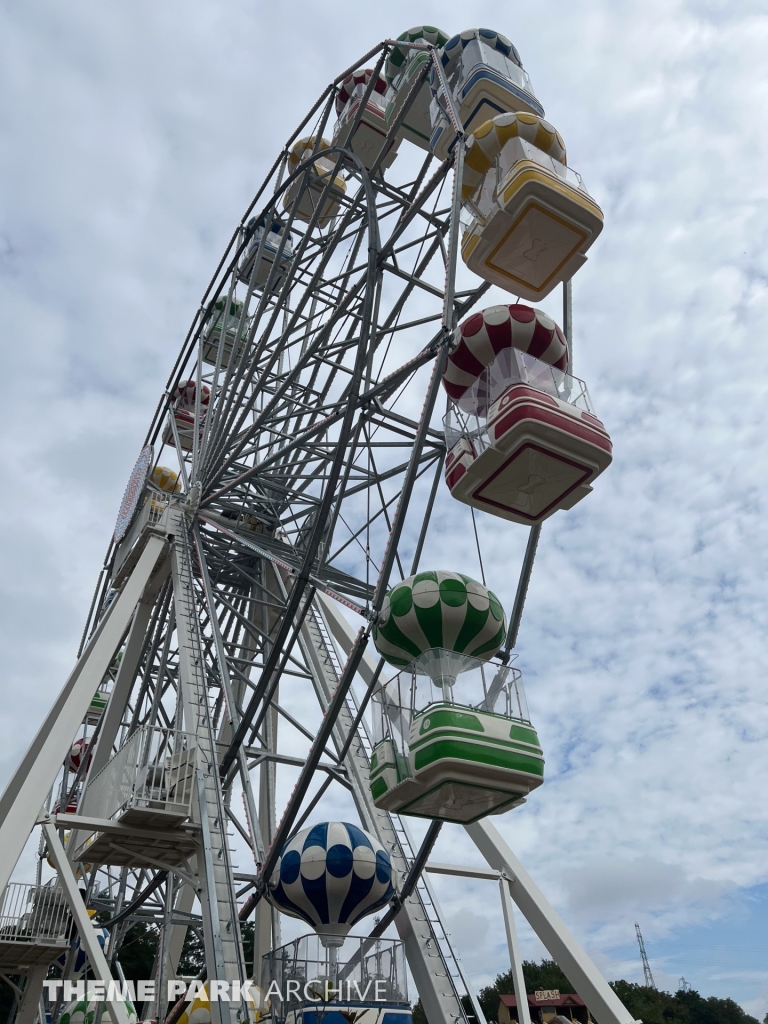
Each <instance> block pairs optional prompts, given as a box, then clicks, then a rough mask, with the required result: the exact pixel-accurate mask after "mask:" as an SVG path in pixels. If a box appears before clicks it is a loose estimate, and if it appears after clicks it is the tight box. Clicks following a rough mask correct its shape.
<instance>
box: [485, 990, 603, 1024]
mask: <svg viewBox="0 0 768 1024" xmlns="http://www.w3.org/2000/svg"><path fill="white" fill-rule="evenodd" d="M527 996H528V1008H529V1009H530V1010H531V1011H534V1012H532V1013H531V1020H532V1021H543V1022H546V1021H549V1020H551V1019H552V1018H553V1017H554V1016H555V1015H556V1014H557V1015H560V1016H563V1017H565V1018H566V1019H571V1020H574V1021H583V1022H587V1021H589V1020H590V1019H591V1018H590V1016H589V1011H588V1010H587V1008H586V1005H585V1004H584V1000H583V999H582V998H581V996H577V995H576V994H575V993H571V992H564V993H563V994H562V995H561V994H560V993H558V994H557V995H556V996H555V994H554V993H553V992H552V993H551V992H537V993H534V992H528V993H527ZM537 996H538V997H539V998H537ZM510 1011H512V1012H510ZM498 1018H499V1024H511V1022H514V1021H516V1020H517V999H516V998H515V996H504V995H500V996H499V1013H498Z"/></svg>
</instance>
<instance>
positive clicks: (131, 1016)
mask: <svg viewBox="0 0 768 1024" xmlns="http://www.w3.org/2000/svg"><path fill="white" fill-rule="evenodd" d="M124 1002H125V1010H126V1013H127V1014H128V1024H136V1022H137V1021H138V1014H137V1013H136V1008H135V1007H134V1005H133V1003H132V1002H131V1001H130V999H126V1000H124ZM97 1016H98V1017H99V1018H100V1020H101V1021H102V1024H112V1018H111V1017H110V1014H109V1003H104V1002H100V1001H99V1000H90V1001H86V1000H85V999H81V1000H80V1001H79V1002H74V1003H70V1004H69V1005H68V1006H66V1007H65V1008H64V1009H63V1010H62V1013H61V1016H60V1017H59V1024H94V1021H95V1020H96V1017H97Z"/></svg>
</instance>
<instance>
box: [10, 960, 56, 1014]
mask: <svg viewBox="0 0 768 1024" xmlns="http://www.w3.org/2000/svg"><path fill="white" fill-rule="evenodd" d="M48 967H49V965H48V964H36V965H35V966H34V967H30V968H29V970H28V971H27V980H26V981H25V982H24V991H23V992H22V994H21V1002H20V1003H19V1010H18V1013H17V1014H16V1020H15V1022H14V1024H35V1019H36V1017H37V1015H38V1013H39V1012H40V996H41V994H42V991H43V982H44V981H45V978H46V975H47V974H48ZM41 1024H45V1022H44V1021H43V1022H41Z"/></svg>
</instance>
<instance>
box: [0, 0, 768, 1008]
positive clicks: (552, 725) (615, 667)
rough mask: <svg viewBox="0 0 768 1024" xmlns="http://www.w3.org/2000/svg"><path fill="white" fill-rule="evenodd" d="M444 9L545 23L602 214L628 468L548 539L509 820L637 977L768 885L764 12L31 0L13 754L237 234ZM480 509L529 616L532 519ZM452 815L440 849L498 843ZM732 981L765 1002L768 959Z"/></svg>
mask: <svg viewBox="0 0 768 1024" xmlns="http://www.w3.org/2000/svg"><path fill="white" fill-rule="evenodd" d="M420 18H423V20H425V21H433V22H434V21H436V22H437V23H438V24H440V25H443V26H444V27H445V28H447V29H449V30H460V29H461V28H464V27H467V26H469V25H471V24H473V23H474V24H488V25H491V26H493V27H498V29H499V30H500V31H503V32H505V33H506V34H508V35H510V36H511V37H512V38H513V39H514V41H515V43H516V45H517V46H518V47H519V49H520V50H521V52H522V54H523V57H524V60H525V63H526V66H527V68H528V70H529V71H530V72H531V75H532V78H533V81H534V84H535V87H536V89H537V92H538V93H539V95H540V97H541V98H542V100H543V102H544V105H545V107H546V109H547V113H548V116H549V117H550V118H551V120H552V121H553V123H554V124H555V125H556V126H557V127H558V128H559V129H560V131H561V132H562V134H563V135H564V137H565V140H566V143H567V145H568V150H569V158H570V162H571V163H572V164H573V166H574V167H575V168H576V169H577V170H579V171H580V172H581V173H582V174H583V175H584V177H585V179H586V182H587V185H588V186H589V188H590V189H591V191H592V192H593V193H594V195H595V196H596V197H597V198H598V200H599V201H600V202H601V204H602V205H603V207H604V209H605V213H606V227H605V231H604V234H603V236H602V238H601V240H600V242H599V243H598V244H597V245H596V246H595V248H594V251H593V253H592V254H591V256H590V261H589V263H588V264H587V266H586V267H585V268H584V269H583V270H582V271H581V272H580V273H579V275H578V277H577V278H576V280H575V282H574V293H575V302H576V308H575V317H574V326H575V351H576V371H577V373H578V374H579V375H582V376H584V378H585V379H586V380H587V383H588V385H589V388H590V390H591V393H592V397H593V399H594V402H595V405H596V407H597V410H598V413H599V414H600V415H601V416H602V417H603V418H604V420H605V422H606V424H607V425H608V427H609V429H610V431H611V433H612V436H613V439H614V443H615V460H614V463H613V465H612V467H611V468H610V470H609V471H608V472H607V473H606V474H605V475H604V477H603V478H601V479H600V480H599V481H598V483H597V486H596V487H595V491H594V494H593V495H591V496H590V497H589V498H588V499H587V500H586V501H585V502H584V503H583V504H581V505H579V506H578V507H577V508H576V509H574V510H573V511H572V512H570V513H560V514H559V515H558V516H556V517H555V518H553V519H552V520H550V521H548V522H547V523H546V524H545V526H544V529H543V532H542V539H541V544H540V549H539V554H538V556H537V561H536V569H535V572H534V578H533V580H532V584H531V588H530V591H529V596H528V603H527V607H526V613H525V617H524V620H523V628H522V630H521V633H520V648H519V649H520V660H519V664H520V666H521V667H522V668H523V671H524V673H525V677H526V680H527V685H528V697H529V703H530V707H531V713H532V715H533V716H534V719H535V723H536V725H537V726H538V727H539V729H540V733H541V737H542V741H543V744H544V748H545V753H546V756H547V772H548V779H547V783H546V785H545V786H544V787H543V789H542V790H541V791H539V792H538V793H536V794H534V795H533V796H532V797H531V799H530V800H529V802H528V804H527V805H526V807H525V808H523V809H522V810H520V811H516V812H514V813H512V814H510V815H509V816H507V817H506V818H504V819H502V820H501V823H500V827H501V829H502V831H503V832H504V834H505V836H506V837H507V838H508V839H509V841H510V842H511V843H512V845H513V847H514V848H515V849H516V851H517V852H518V853H519V854H520V855H521V857H522V858H523V860H524V861H525V862H526V863H528V864H529V865H530V867H531V869H532V871H533V873H534V875H535V877H536V878H537V880H538V881H539V882H540V883H541V884H542V886H543V887H544V888H545V889H546V891H547V892H548V893H550V894H551V896H552V899H553V901H554V902H555V903H556V904H557V905H558V907H559V908H560V909H561V911H562V912H563V913H564V915H565V916H566V917H567V919H568V920H569V921H570V922H571V923H572V924H573V926H574V928H576V930H577V931H578V934H579V935H580V936H581V937H582V938H584V940H585V941H586V943H587V945H588V946H589V948H590V950H592V951H593V952H595V953H596V955H598V956H602V958H603V960H604V962H605V963H608V964H609V963H610V962H611V961H610V956H611V953H610V949H611V947H612V944H615V945H618V944H620V943H621V942H627V941H631V937H632V936H631V927H632V921H633V920H634V917H633V915H635V914H641V912H642V913H644V914H645V916H644V917H642V921H643V928H644V930H645V931H647V935H648V936H654V935H659V936H662V935H664V936H667V935H673V934H674V932H675V929H677V928H680V927H683V926H684V925H686V924H690V923H695V922H697V921H706V920H710V919H711V918H712V917H713V916H715V917H716V916H717V915H718V914H720V913H722V912H724V911H723V908H724V907H726V906H728V905H729V902H728V901H729V900H730V899H731V894H733V893H736V892H739V891H741V890H742V889H743V888H745V887H750V886H754V885H757V884H758V883H761V882H765V881H766V879H767V878H768V876H767V875H766V868H765V857H764V850H765V844H766V839H767V838H768V812H766V804H765V800H764V798H763V789H764V783H763V780H764V779H765V777H766V773H767V772H768V753H766V751H768V744H766V742H765V741H766V737H767V735H768V712H766V702H765V687H764V683H763V676H764V671H765V670H764V665H765V655H766V644H765V634H766V629H765V627H766V616H765V588H764V580H765V578H766V569H767V568H768V567H767V566H766V551H767V550H768V544H766V527H765V522H766V516H765V486H764V480H765V473H766V464H767V460H766V440H765V436H766V429H765V412H764V410H765V397H764V396H765V384H764V381H765V380H766V375H767V373H768V347H767V346H766V345H765V342H764V337H765V335H766V327H767V321H768V315H767V312H766V305H767V298H766V281H767V280H768V268H766V264H765V255H764V254H765V252H766V251H768V246H767V245H766V242H767V241H768V238H767V236H768V213H767V212H766V198H768V196H767V194H766V193H767V191H768V186H766V177H765V174H764V168H765V166H766V162H767V159H768V152H767V150H768V144H767V138H766V131H765V118H764V109H765V101H766V95H767V94H768V76H767V75H766V72H765V61H764V53H765V46H766V38H767V37H768V17H766V15H765V10H764V7H763V5H762V4H759V3H750V2H746V0H745V2H742V3H740V4H739V5H729V4H724V3H715V2H703V0H702V2H693V0H691V2H688V3H684V2H673V3H660V2H658V0H656V2H653V3H649V4H642V5H637V4H632V3H627V2H619V3H614V2H610V3H609V2H607V0H579V2H577V3H566V2H564V0H549V2H547V3H545V4H543V5H534V6H532V7H529V8H525V9H523V8H515V10H514V11H512V10H509V11H508V10H506V9H502V8H499V7H498V5H496V4H490V3H486V2H477V3H469V4H458V3H456V2H455V0H451V2H449V3H447V4H446V3H442V4H437V3H433V2H430V3H425V4H423V5H422V6H421V7H420V8H419V12H418V13H416V12H415V11H414V9H413V7H412V5H408V4H405V3H404V2H402V0H398V2H395V3H391V4H389V5H385V6H382V7H381V8H370V9H366V12H365V15H364V16H361V15H360V8H359V5H354V4H352V3H349V2H347V0H343V2H336V3H331V4H330V5H325V6H317V5H309V4H304V3H300V4H294V5H290V6H286V5H283V6H277V5H270V4H266V3H257V4H252V3H250V4H246V3H244V2H242V0H234V2H232V3H230V4H227V5H226V6H225V5H215V4H214V5H211V4H208V3H202V2H198V0H194V2H186V3H183V4H182V3H179V2H177V0H169V2H167V3H164V4H162V5H157V4H152V3H149V2H146V0H137V2H135V3H132V4H130V5H119V4H118V5H115V4H112V5H109V6H104V5H99V4H96V3H94V2H92V0H90V2H89V0H75V2H72V3H69V4H67V5H66V6H65V7H62V6H61V5H57V4H54V3H51V2H50V0H42V2H40V3H38V4H35V5H25V4H21V3H18V2H17V3H13V2H9V3H6V4H5V5H4V6H3V7H2V9H0V76H2V78H1V79H0V82H1V84H2V88H0V129H1V130H2V132H3V136H4V140H5V143H6V144H5V146H4V148H3V153H2V156H0V188H1V189H2V193H1V194H0V332H2V333H1V334H0V337H2V350H3V369H4V394H3V402H2V406H0V427H1V428H2V437H3V444H2V447H0V475H1V477H2V481H3V490H2V497H0V523H2V533H0V609H2V613H3V614H2V617H1V618H0V652H1V653H2V660H3V665H4V673H3V677H2V684H1V685H2V692H3V702H2V706H1V708H0V737H2V741H3V742H2V755H0V765H1V766H2V772H3V774H4V775H6V776H7V774H8V773H9V772H10V771H11V770H12V767H13V765H14V764H15V763H16V762H17V760H18V758H19V757H20V755H21V753H22V751H23V749H24V747H25V745H26V743H27V742H28V740H29V738H30V736H31V734H32V732H33V730H34V728H35V726H36V724H37V722H38V721H39V719H40V718H41V716H42V713H43V709H44V708H45V707H46V706H47V704H48V703H49V701H50V700H51V698H52V696H53V694H54V693H55V692H56V691H57V690H58V688H59V686H60V685H61V681H62V679H63V678H64V676H65V675H66V672H67V670H68V668H69V666H70V663H71V660H72V656H73V654H74V650H75V649H76V647H77V642H78V640H79V634H80V628H81V622H82V619H83V618H84V614H85V611H86V609H87V607H88V604H89V602H90V598H91V593H92V588H93V583H94V580H95V576H96V572H97V570H98V568H99V565H100V564H101V558H102V556H103V550H104V548H105V546H106V541H107V538H108V535H109V533H110V530H111V528H112V520H113V516H114V514H115V510H116V508H117V505H118V503H119V500H120V497H121V494H122V490H123V486H124V481H125V478H126V476H127V473H128V471H129V470H130V467H131V465H132V462H133V459H134V458H135V454H136V452H137V451H138V449H139V447H140V445H141V442H142V439H143V436H144V431H145V429H146V424H147V422H148V420H149V418H150V416H151V414H152V411H153V410H154V407H155V404H156V402H157V400H158V398H159V395H160V392H161V390H162V387H163V384H164V380H165V377H166V374H167V372H168V370H169V368H170V366H171V364H172V361H173V359H174V357H175V354H176V351H177V350H178V348H179V346H180V343H181V341H182V339H183V337H184V335H185V333H186V330H187V326H188V323H189V322H190V320H191V318H192V315H193V312H194V310H195V308H196V305H197V303H198V301H199V298H200V295H201V294H202V292H203V290H204V287H205V285H206V283H207V280H208V277H209V275H210V273H211V272H212V271H213V268H214V267H215V265H216V263H217V261H218V258H219V255H220V251H221V250H222V249H223V247H224V245H225V244H226V241H227V240H228V238H229V235H230V233H231V230H232V228H233V226H234V224H235V222H236V221H237V219H238V218H239V216H240V214H241V212H242V210H243V209H244V208H245V206H246V204H247V203H248V201H249V200H250V197H251V195H252V194H253V192H254V191H255V188H256V186H257V184H258V183H259V181H260V180H261V178H262V177H263V175H264V174H265V173H266V171H267V169H268V167H269V165H270V164H271V161H272V159H273V158H274V154H275V153H276V151H277V150H278V148H279V146H280V145H281V144H282V141H283V139H284V138H285V136H286V135H287V134H288V133H289V132H290V131H291V130H292V128H293V126H294V125H295V124H296V123H297V122H298V121H299V119H300V117H301V116H303V114H304V112H305V110H306V109H307V108H308V107H309V105H310V104H311V102H313V101H314V99H315V97H316V96H317V95H318V94H319V92H320V91H321V89H322V88H323V86H324V85H325V84H326V83H327V82H328V81H329V80H330V79H331V78H333V77H335V75H337V74H338V73H339V71H340V70H342V69H343V68H344V67H345V66H347V65H348V64H350V63H352V62H353V61H354V60H355V59H356V58H357V56H358V55H359V54H360V53H363V52H364V51H365V50H366V49H368V48H369V46H371V45H373V44H374V43H375V42H376V41H377V40H378V39H380V38H383V37H385V36H388V35H392V34H397V33H398V32H400V31H402V30H403V29H404V28H406V27H408V25H410V24H411V23H412V22H414V21H417V20H419V19H420ZM490 301H494V300H492V299H489V302H490ZM558 301H559V300H558V297H557V296H553V297H552V299H551V300H548V302H547V308H550V309H551V310H552V312H553V313H554V314H555V315H558ZM414 400H415V399H414ZM436 523H437V524H438V525H439V527H440V530H439V532H437V533H435V534H434V535H433V536H432V538H431V540H430V543H429V546H428V548H427V550H426V551H425V555H424V560H423V563H422V564H423V565H426V564H428V563H432V564H435V565H440V566H443V565H444V566H445V567H446V568H449V567H450V568H461V569H463V570H465V571H468V572H471V573H474V574H478V572H479V570H478V566H477V560H476V554H475V552H474V542H473V540H472V535H471V530H470V529H469V526H470V523H469V519H468V515H467V514H466V512H465V510H464V509H463V508H461V507H458V506H456V505H455V504H453V503H451V502H450V500H449V499H448V497H447V494H446V493H445V492H441V500H440V504H439V507H438V509H437V517H436ZM478 526H479V531H480V535H481V541H482V545H483V551H484V558H485V566H486V572H487V574H488V582H489V585H491V586H492V587H493V588H494V589H495V590H497V592H499V594H500V595H501V596H502V597H503V599H504V600H505V602H506V604H507V606H509V605H510V604H511V600H512V597H513V595H514V588H515V580H516V577H515V573H516V570H517V567H518V565H519V562H520V558H521V555H522V550H523V547H524V543H525V535H524V531H522V530H521V529H519V528H514V527H506V526H505V527H502V526H501V524H500V523H499V522H498V521H496V520H490V519H489V518H488V517H484V516H480V517H478ZM302 743H303V740H297V741H296V749H297V750H298V749H300V748H302ZM302 749H304V748H302ZM284 776H285V779H286V786H287V785H288V780H289V778H290V773H288V774H285V773H284ZM334 799H335V800H336V803H334V804H329V811H333V812H334V813H341V811H342V809H343V806H344V804H343V800H341V799H337V798H334ZM447 835H450V836H452V837H453V838H452V839H450V841H449V839H447V838H446V839H445V840H441V842H442V843H444V846H443V847H441V849H443V852H442V853H441V854H440V859H445V860H454V861H458V860H465V861H466V860H470V859H473V860H474V859H476V858H475V854H474V852H473V850H472V848H471V847H470V846H469V845H468V844H467V843H466V840H462V838H461V834H460V833H459V834H458V836H457V834H456V832H455V830H447ZM487 891H488V890H487V889H483V888H482V886H481V888H479V889H478V888H477V887H476V886H470V887H465V889H464V890H463V891H459V889H458V887H457V886H456V885H455V884H453V883H451V882H446V883H442V882H441V883H440V892H441V899H442V900H443V901H444V903H445V905H446V908H447V911H448V913H449V915H450V916H451V919H452V921H459V920H461V919H462V915H464V916H465V918H466V921H467V926H466V928H462V927H458V926H456V925H454V928H453V930H454V934H455V937H456V940H457V943H458V944H459V945H460V948H461V947H462V943H463V942H464V941H465V938H466V937H469V936H470V933H471V937H470V939H469V942H468V946H467V948H468V950H469V947H470V946H471V947H472V948H471V956H472V962H471V969H472V970H473V971H475V970H476V971H477V972H478V973H477V977H478V979H479V980H480V979H484V980H489V978H490V977H492V976H493V974H494V973H495V971H496V970H501V969H503V968H504V946H503V933H502V932H501V931H500V930H499V929H500V922H501V918H500V913H499V912H498V907H497V903H496V896H495V893H494V894H493V897H492V899H491V897H488V896H486V895H481V896H474V897H472V899H469V898H468V896H467V894H468V893H487ZM476 900H487V906H488V911H487V913H488V919H489V920H491V921H493V922H495V924H494V925H493V927H489V928H488V929H487V932H484V930H483V927H482V923H481V922H482V915H481V914H480V913H479V912H478V909H477V903H476V902H473V901H476ZM483 906H485V904H483ZM462 907H464V908H465V909H464V910H462ZM466 915H470V916H466ZM628 929H629V937H627V931H628ZM523 935H524V938H525V941H526V942H530V937H529V936H528V933H526V932H525V930H523ZM530 948H531V949H534V948H536V947H535V946H534V945H532V944H531V945H530ZM601 951H602V952H601ZM465 955H466V956H467V959H468V962H469V956H468V954H465ZM702 984H711V985H712V986H715V987H717V991H718V993H720V992H721V991H722V992H723V993H730V994H732V995H733V996H734V998H737V999H741V1000H745V1001H746V1000H747V999H752V1000H759V999H760V998H762V999H763V1002H765V981H764V979H763V981H760V980H759V979H754V978H743V979H736V978H734V979H729V980H727V981H726V980H723V981H722V982H717V983H715V981H709V980H708V979H706V978H705V979H703V981H702ZM760 985H762V994H761V992H760ZM729 986H730V987H729ZM712 990H713V991H714V990H715V989H714V988H713V989H712ZM761 1005H762V1004H761ZM750 1006H753V1012H755V1013H757V1011H758V1007H757V1003H756V1002H755V1003H754V1005H753V1003H750ZM761 1014H762V1011H761V1012H760V1014H759V1015H761Z"/></svg>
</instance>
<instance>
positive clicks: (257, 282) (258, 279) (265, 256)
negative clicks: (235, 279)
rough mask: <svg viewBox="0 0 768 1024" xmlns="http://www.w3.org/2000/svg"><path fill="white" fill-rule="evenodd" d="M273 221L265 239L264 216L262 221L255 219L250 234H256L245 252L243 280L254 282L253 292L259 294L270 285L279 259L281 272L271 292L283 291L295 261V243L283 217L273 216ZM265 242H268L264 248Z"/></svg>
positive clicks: (271, 286)
mask: <svg viewBox="0 0 768 1024" xmlns="http://www.w3.org/2000/svg"><path fill="white" fill-rule="evenodd" d="M270 219H271V221H272V223H271V226H270V229H269V231H268V232H267V237H266V238H264V223H265V218H264V217H262V218H261V219H260V220H259V221H258V222H257V221H256V218H255V217H251V219H250V220H249V221H248V223H247V225H246V231H251V232H252V234H251V237H250V239H249V241H248V245H247V247H246V250H245V252H244V253H243V257H242V261H241V263H240V271H239V277H240V280H241V281H242V282H243V283H244V284H249V283H250V282H253V289H254V291H257V292H258V291H263V289H264V287H265V286H266V284H267V281H268V280H269V277H270V274H272V268H273V267H274V265H275V261H276V260H277V269H276V270H275V273H274V275H273V276H272V281H271V284H270V289H269V290H270V291H271V292H279V291H280V288H281V287H282V285H283V281H284V280H285V275H286V274H287V272H288V271H289V270H290V267H291V263H292V262H293V240H292V238H291V235H290V233H287V234H286V232H285V225H284V224H283V222H282V221H281V220H280V219H279V218H277V217H271V218H270ZM262 239H264V244H263V245H262ZM259 253H261V255H259Z"/></svg>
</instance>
